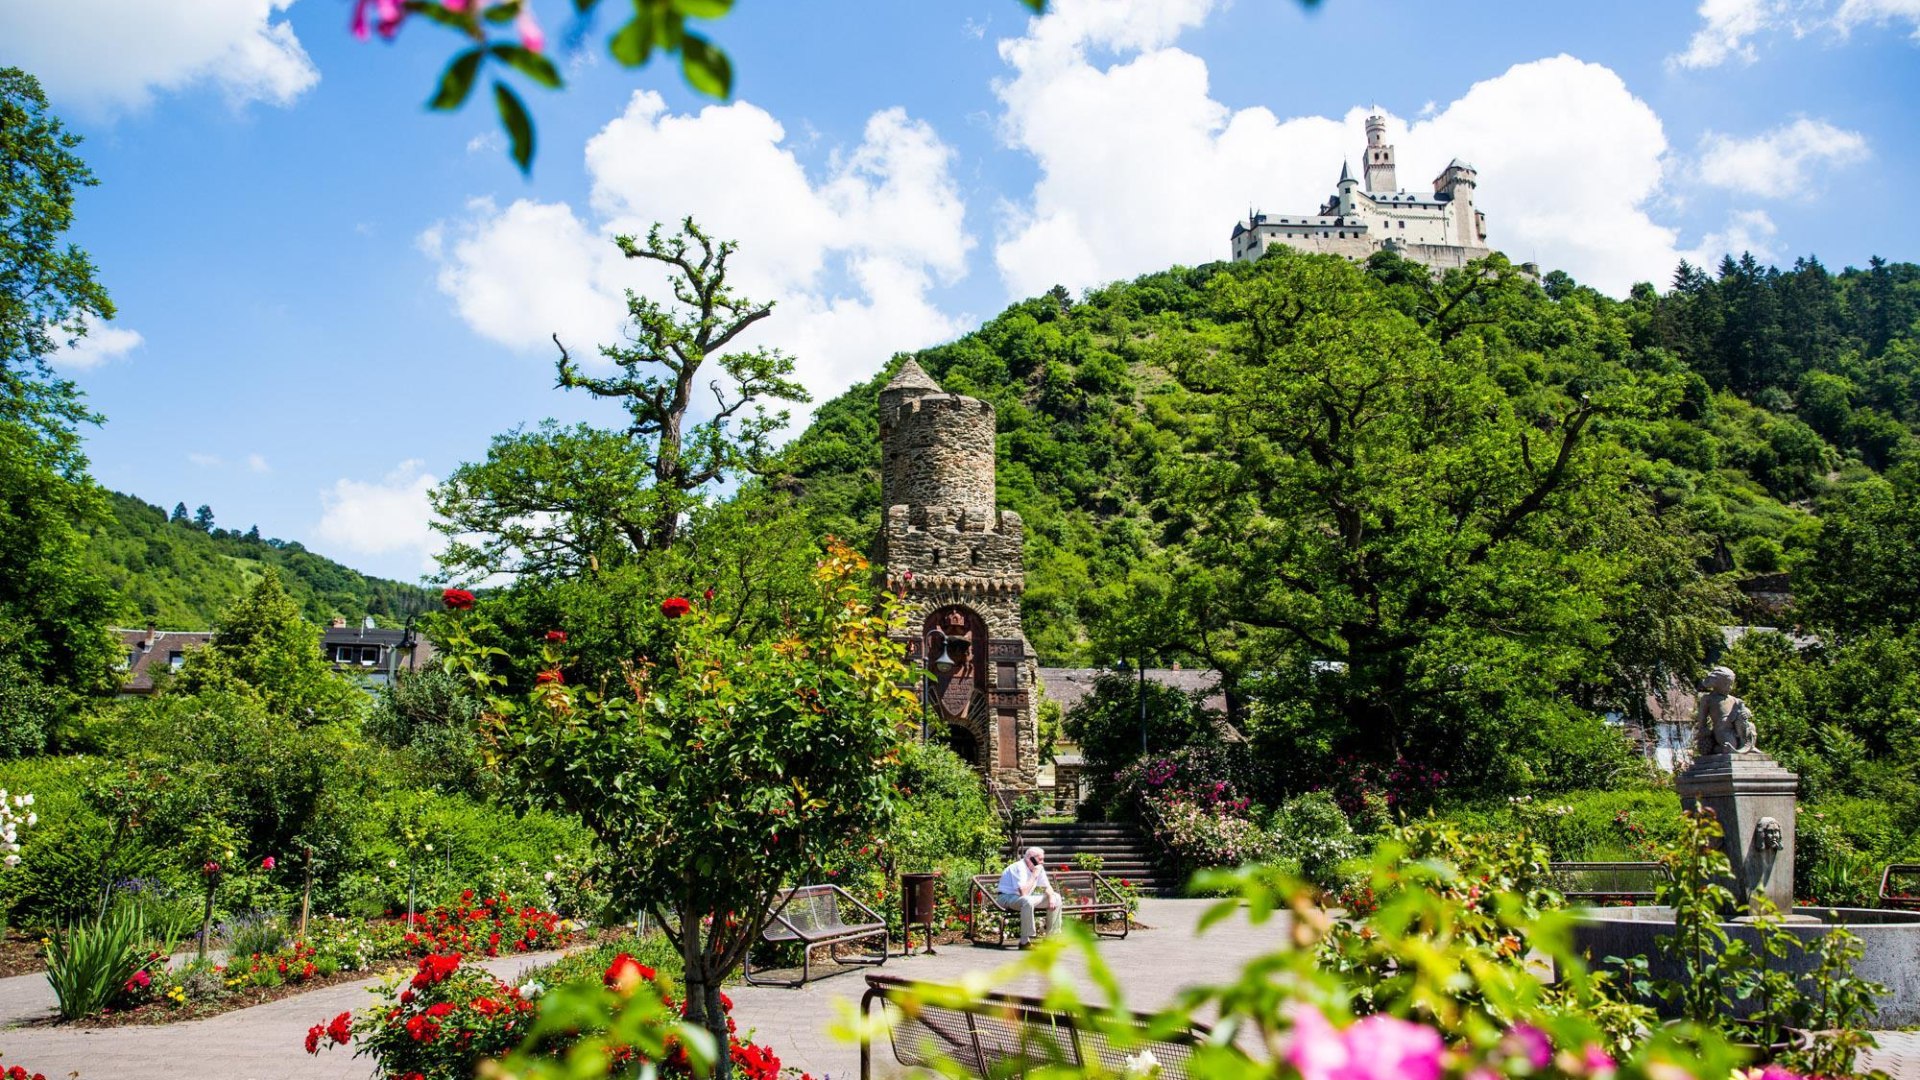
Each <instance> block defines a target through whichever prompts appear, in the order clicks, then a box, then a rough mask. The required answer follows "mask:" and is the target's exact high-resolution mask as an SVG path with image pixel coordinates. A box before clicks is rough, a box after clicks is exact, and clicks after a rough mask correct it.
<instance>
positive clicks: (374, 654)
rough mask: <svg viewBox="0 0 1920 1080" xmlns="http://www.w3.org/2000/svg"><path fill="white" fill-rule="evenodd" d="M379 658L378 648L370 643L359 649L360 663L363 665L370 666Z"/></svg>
mask: <svg viewBox="0 0 1920 1080" xmlns="http://www.w3.org/2000/svg"><path fill="white" fill-rule="evenodd" d="M379 659H380V650H379V649H378V648H376V647H374V646H372V645H369V646H367V647H366V648H364V649H361V650H360V664H361V666H363V667H372V666H373V665H374V663H375V662H376V661H378V660H379Z"/></svg>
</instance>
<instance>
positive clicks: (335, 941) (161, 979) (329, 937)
mask: <svg viewBox="0 0 1920 1080" xmlns="http://www.w3.org/2000/svg"><path fill="white" fill-rule="evenodd" d="M572 940H573V931H572V930H571V929H570V927H569V926H568V924H566V923H565V922H564V921H563V920H561V919H560V917H559V916H557V915H555V914H554V913H553V912H550V911H543V910H541V909H539V908H535V907H530V906H529V907H522V906H519V905H516V904H514V903H513V902H512V899H511V898H510V897H508V896H506V895H505V894H499V895H496V896H492V897H487V898H485V899H484V900H481V901H479V902H478V903H476V902H475V900H474V894H473V893H472V892H471V891H469V892H467V893H464V894H462V897H461V899H460V900H459V901H458V902H456V903H454V904H450V905H445V906H442V907H438V908H435V909H433V910H432V911H428V912H424V913H421V914H418V915H416V916H415V917H414V920H413V923H412V928H411V929H409V926H408V924H407V923H406V922H405V921H404V920H399V921H371V922H370V921H366V920H360V919H339V918H327V917H322V918H317V919H314V920H312V921H311V922H310V923H309V924H308V933H307V935H306V936H305V937H303V938H298V939H295V940H291V941H287V942H285V943H284V944H282V945H281V946H280V947H279V948H276V949H271V950H267V951H264V952H252V953H248V954H247V955H246V956H243V957H230V958H229V959H228V960H227V962H226V963H213V962H210V961H200V960H195V961H190V962H188V963H187V964H185V965H183V966H179V967H172V966H169V965H167V964H164V963H158V962H155V961H158V960H159V959H160V958H159V957H158V956H151V957H148V962H147V963H146V964H145V965H144V966H142V967H141V968H140V969H139V970H138V971H137V972H136V973H135V974H134V976H133V977H132V978H131V979H129V980H128V981H127V983H126V985H124V986H123V987H122V988H121V991H120V993H119V994H118V995H116V996H115V999H114V1002H113V1004H112V1006H111V1007H109V1008H108V1009H107V1010H106V1011H105V1012H102V1013H96V1014H94V1015H92V1016H89V1017H87V1018H85V1019H84V1020H83V1021H80V1022H82V1023H85V1024H87V1025H88V1026H96V1027H116V1026H121V1025H126V1024H171V1023H175V1022H178V1021H181V1020H197V1019H203V1018H205V1017H209V1016H216V1015H218V1014H220V1013H224V1012H231V1011H233V1010H234V1009H244V1008H249V1007H251V1006H254V1005H260V1004H264V1003H266V1002H269V1001H276V1000H279V999H280V998H284V997H291V996H293V995H295V994H300V993H305V992H307V991H310V990H316V989H319V988H321V987H325V986H333V985H335V984H338V983H342V982H350V981H353V980H355V979H362V978H366V977H367V976H368V975H378V974H385V973H391V972H396V971H404V970H409V969H411V968H412V966H413V964H414V961H416V960H417V959H418V958H420V957H422V956H428V955H435V954H445V953H450V952H466V953H469V954H470V955H485V956H500V955H510V954H514V953H529V952H540V951H547V950H553V949H560V948H564V947H565V946H566V945H567V944H569V943H570V942H571V941H572Z"/></svg>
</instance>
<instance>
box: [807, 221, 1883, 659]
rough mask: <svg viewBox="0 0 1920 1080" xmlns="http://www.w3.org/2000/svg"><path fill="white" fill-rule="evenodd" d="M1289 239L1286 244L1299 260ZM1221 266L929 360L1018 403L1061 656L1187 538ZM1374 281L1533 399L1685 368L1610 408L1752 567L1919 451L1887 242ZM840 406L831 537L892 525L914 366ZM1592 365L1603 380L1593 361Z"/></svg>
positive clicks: (1714, 557) (1007, 433) (1670, 483)
mask: <svg viewBox="0 0 1920 1080" xmlns="http://www.w3.org/2000/svg"><path fill="white" fill-rule="evenodd" d="M1300 257H1302V256H1297V255H1293V254H1291V253H1285V254H1281V255H1277V256H1274V258H1300ZM1271 269H1272V266H1271V265H1268V266H1266V267H1265V268H1263V267H1261V266H1245V265H1232V264H1212V265H1209V266H1203V267H1198V268H1193V269H1185V268H1177V269H1174V270H1170V271H1167V272H1164V273H1158V274H1149V275H1146V276H1144V277H1141V278H1138V279H1136V280H1134V281H1131V282H1122V283H1117V284H1114V285H1111V286H1108V287H1106V288H1102V289H1095V290H1091V291H1090V292H1088V293H1087V294H1086V295H1085V296H1084V297H1083V298H1081V299H1079V300H1075V299H1073V298H1072V297H1071V296H1069V295H1068V294H1067V293H1066V292H1065V291H1064V290H1060V289H1055V290H1054V291H1053V292H1051V293H1049V294H1048V295H1045V296H1042V297H1038V298H1035V299H1031V300H1026V301H1023V302H1021V303H1018V304H1015V305H1013V306H1012V307H1010V308H1008V309H1007V310H1006V311H1004V312H1002V313H1001V314H1000V315H998V316H997V317H995V318H994V319H992V320H991V321H989V322H988V323H987V324H986V325H984V326H982V327H981V328H980V329H979V330H977V331H974V332H973V333H970V334H968V335H966V336H965V337H962V338H961V339H959V340H958V341H955V342H952V343H950V344H946V345H941V346H937V347H935V348H931V349H927V350H924V351H922V352H919V353H917V354H914V355H915V358H916V359H917V360H918V361H919V362H920V364H921V365H922V366H923V367H925V368H926V369H927V371H928V372H930V373H931V374H932V375H933V376H934V377H935V378H936V379H938V380H940V382H941V384H942V385H943V386H944V387H945V388H946V389H948V390H950V391H954V392H958V393H965V394H971V395H974V396H977V397H980V398H984V399H986V400H988V401H991V402H992V403H993V404H994V405H995V407H996V408H997V410H998V412H999V488H1000V500H1001V503H1002V504H1003V505H1005V506H1007V507H1010V508H1012V509H1014V510H1017V511H1019V512H1020V514H1021V515H1022V516H1023V518H1024V519H1025V521H1026V525H1027V530H1028V537H1029V539H1028V545H1027V583H1028V591H1027V593H1026V599H1025V616H1026V621H1027V628H1028V634H1029V636H1030V637H1031V638H1032V640H1033V642H1034V645H1035V647H1036V649H1037V650H1038V651H1039V653H1040V655H1041V656H1042V657H1043V658H1044V659H1045V660H1046V661H1047V662H1051V663H1059V664H1072V663H1084V662H1087V661H1089V660H1092V659H1095V658H1096V657H1094V655H1093V653H1094V652H1095V651H1097V650H1095V649H1094V648H1093V646H1092V643H1091V641H1090V639H1089V636H1088V627H1089V624H1090V621H1091V620H1093V619H1095V618H1096V617H1097V614H1098V612H1099V610H1100V607H1101V605H1102V603H1103V597H1109V598H1110V597H1111V595H1112V594H1111V593H1110V592H1109V593H1105V594H1103V592H1102V590H1103V588H1110V587H1116V586H1117V584H1118V583H1119V582H1122V581H1124V580H1125V578H1126V575H1127V572H1128V570H1129V568H1131V567H1133V566H1135V565H1137V564H1138V563H1139V562H1140V561H1141V560H1142V559H1144V558H1146V557H1148V556H1149V555H1150V554H1151V553H1152V552H1154V551H1156V550H1160V549H1164V548H1166V547H1169V546H1177V545H1178V544H1179V543H1180V539H1181V538H1180V536H1179V535H1178V532H1179V529H1180V528H1181V527H1182V522H1181V521H1180V520H1179V519H1178V517H1177V516H1175V515H1170V514H1168V513H1166V511H1165V507H1164V504H1163V498H1164V495H1165V492H1166V488H1165V484H1166V481H1165V480H1164V479H1163V478H1162V477H1161V476H1160V473H1161V471H1162V469H1161V466H1162V465H1163V463H1164V462H1166V461H1167V460H1168V459H1170V458H1173V457H1177V456H1178V454H1179V453H1180V452H1181V448H1182V447H1183V440H1184V436H1185V434H1186V430H1185V425H1184V423H1183V412H1182V398H1181V391H1180V389H1179V388H1178V387H1177V386H1175V385H1173V383H1172V381H1171V379H1170V378H1169V377H1168V375H1167V374H1166V369H1165V367H1164V366H1163V364H1162V363H1161V362H1160V360H1159V358H1158V357H1157V355H1156V350H1157V348H1158V346H1159V343H1160V342H1163V341H1165V340H1167V339H1169V338H1173V337H1177V336H1181V335H1192V334H1195V333H1204V332H1206V330H1207V329H1208V327H1209V325H1210V324H1212V323H1213V322H1214V320H1215V318H1216V316H1215V315H1214V314H1213V313H1212V311H1211V309H1210V302H1209V300H1208V297H1207V293H1206V289H1207V286H1208V283H1209V282H1210V281H1212V280H1213V279H1215V278H1216V277H1217V276H1219V275H1247V274H1260V273H1268V272H1271ZM1368 271H1369V273H1368V276H1369V278H1370V283H1371V286H1372V287H1374V288H1377V289H1379V290H1382V291H1384V292H1385V293H1387V294H1389V295H1390V296H1392V297H1393V299H1394V302H1395V303H1397V304H1398V305H1399V306H1400V307H1401V308H1402V309H1403V310H1405V311H1406V312H1407V313H1408V314H1410V315H1413V316H1414V317H1415V318H1416V319H1418V320H1419V321H1420V322H1421V323H1422V324H1423V325H1425V326H1427V327H1428V328H1429V330H1430V331H1431V332H1433V333H1435V334H1436V335H1439V336H1440V337H1441V338H1442V339H1443V340H1444V339H1446V338H1448V337H1452V336H1466V337H1471V338H1473V339H1476V340H1477V343H1478V345H1479V347H1480V348H1481V349H1482V350H1483V351H1484V353H1485V355H1486V358H1487V363H1489V364H1490V365H1491V366H1492V369H1493V371H1494V372H1495V373H1496V377H1497V378H1498V379H1499V380H1500V381H1501V383H1502V384H1503V385H1505V386H1506V387H1507V388H1508V390H1509V392H1511V393H1514V394H1516V395H1519V396H1527V395H1533V394H1555V393H1565V392H1567V391H1569V390H1577V389H1578V387H1577V386H1576V385H1575V384H1576V383H1577V382H1578V380H1580V379H1582V378H1586V377H1590V373H1591V371H1592V370H1593V365H1594V364H1599V365H1601V366H1602V367H1606V366H1609V365H1617V366H1618V367H1619V368H1623V369H1630V370H1631V371H1633V372H1635V373H1636V374H1637V375H1640V376H1648V375H1651V376H1656V377H1659V378H1662V379H1666V380H1670V381H1671V382H1673V383H1675V384H1677V385H1678V387H1679V388H1680V392H1679V393H1677V394H1676V395H1674V396H1675V398H1676V404H1675V405H1674V406H1673V407H1672V408H1671V409H1670V410H1668V411H1667V412H1666V413H1665V414H1663V415H1659V416H1655V417H1652V418H1650V419H1634V420H1631V421H1620V422H1615V423H1610V424H1608V425H1607V426H1606V428H1605V432H1604V434H1605V437H1606V438H1609V439H1611V440H1615V441H1617V442H1618V443H1620V444H1621V445H1622V446H1624V447H1625V448H1627V449H1628V450H1629V451H1631V452H1632V454H1633V455H1634V458H1635V469H1634V472H1635V481H1636V482H1637V483H1638V484H1640V485H1641V486H1642V487H1643V488H1644V489H1645V490H1646V491H1648V492H1649V493H1651V494H1652V495H1653V497H1654V500H1655V504H1656V506H1657V507H1658V508H1659V510H1660V512H1661V513H1662V514H1663V515H1664V514H1672V515H1677V520H1679V521H1681V522H1684V523H1685V524H1686V525H1687V526H1688V527H1689V528H1690V529H1692V530H1693V531H1695V532H1697V533H1700V534H1703V535H1704V536H1705V537H1707V538H1708V539H1709V540H1710V541H1711V544H1710V548H1711V552H1712V554H1711V556H1710V560H1709V561H1710V563H1711V566H1710V568H1711V569H1712V570H1713V571H1714V572H1716V573H1719V574H1724V575H1728V576H1729V578H1730V579H1731V580H1734V581H1746V580H1751V579H1754V578H1756V577H1759V576H1761V575H1767V574H1773V573H1777V572H1779V571H1786V570H1791V569H1792V567H1793V565H1794V564H1795V562H1796V561H1797V560H1799V559H1800V558H1802V557H1803V556H1804V554H1805V553H1806V552H1807V551H1808V550H1809V544H1810V543H1811V539H1812V537H1813V535H1814V534H1815V533H1816V532H1817V527H1818V521H1817V519H1818V514H1819V512H1820V508H1821V505H1822V503H1823V501H1824V500H1825V499H1827V498H1829V497H1833V496H1835V495H1837V494H1840V493H1842V492H1844V491H1845V490H1846V489H1847V488H1848V486H1849V485H1850V484H1853V483H1855V482H1857V481H1859V480H1860V479H1862V478H1864V477H1867V476H1871V475H1873V474H1874V473H1877V472H1879V471H1882V470H1885V469H1886V468H1888V467H1890V466H1891V465H1892V464H1895V463H1897V462H1899V461H1901V460H1904V459H1906V458H1907V457H1909V456H1910V455H1911V453H1912V450H1913V448H1914V446H1915V438H1914V430H1915V426H1916V424H1917V423H1920V390H1917V388H1920V325H1916V322H1917V320H1920V267H1916V266H1914V265H1913V264H1908V263H1899V264H1889V263H1885V262H1882V261H1880V260H1878V259H1876V260H1874V261H1873V263H1872V264H1871V265H1870V266H1869V267H1868V268H1867V269H1865V270H1855V269H1851V268H1850V269H1848V270H1846V271H1844V272H1842V273H1839V274H1832V273H1829V272H1828V271H1827V270H1826V269H1825V268H1824V267H1822V266H1821V265H1820V264H1819V263H1818V262H1817V261H1815V260H1800V261H1798V262H1796V263H1795V265H1794V266H1793V267H1792V268H1790V269H1787V270H1778V269H1775V268H1771V267H1765V266H1760V265H1758V264H1757V263H1755V262H1754V261H1753V260H1752V259H1750V258H1748V259H1743V260H1737V261H1736V260H1732V259H1729V260H1727V261H1726V262H1725V263H1723V264H1722V265H1721V266H1720V267H1719V268H1718V271H1717V273H1714V274H1708V273H1705V272H1702V271H1700V270H1698V269H1695V268H1693V267H1689V266H1686V265H1685V264H1682V266H1681V268H1680V270H1679V271H1678V272H1677V273H1676V275H1675V278H1674V281H1673V282H1672V283H1671V287H1670V288H1669V290H1668V291H1667V292H1665V293H1660V292H1658V291H1656V290H1655V289H1654V288H1653V287H1652V286H1644V285H1643V286H1640V287H1639V288H1637V289H1636V290H1635V291H1634V293H1633V294H1632V296H1631V297H1630V298H1629V299H1627V300H1625V301H1619V300H1613V299H1611V298H1608V297H1606V296H1603V295H1601V294H1599V293H1597V292H1594V291H1593V290H1590V289H1586V288H1582V287H1580V286H1578V285H1577V284H1576V283H1575V282H1573V281H1572V280H1571V279H1569V278H1567V277H1566V275H1564V274H1559V273H1555V274H1551V275H1548V277H1547V278H1546V279H1545V280H1544V281H1543V282H1541V283H1539V285H1537V286H1535V285H1528V286H1527V287H1526V288H1524V289H1521V290H1510V291H1503V292H1497V293H1496V292H1490V293H1489V294H1488V295H1485V296H1479V295H1469V296H1466V297H1465V298H1464V299H1463V300H1462V301H1461V302H1459V303H1458V304H1448V303H1447V302H1446V301H1447V300H1448V299H1449V296H1448V294H1447V293H1446V292H1445V291H1444V289H1445V287H1444V286H1441V285H1436V284H1435V283H1434V282H1433V281H1432V280H1431V278H1430V277H1429V276H1428V275H1427V274H1426V272H1425V270H1424V269H1422V268H1420V267H1417V266H1412V265H1411V264H1407V263H1404V262H1402V261H1401V260H1399V259H1398V258H1397V257H1395V256H1392V255H1390V254H1382V255H1380V256H1376V258H1375V259H1374V260H1373V261H1372V262H1371V263H1370V264H1369V267H1368ZM895 367H897V364H890V365H888V370H887V371H885V372H882V373H880V374H878V375H876V376H874V378H872V379H870V380H868V381H867V382H865V383H862V384H860V385H858V386H855V387H854V388H852V389H851V390H849V391H847V392H846V393H845V394H842V395H841V396H840V397H838V398H835V399H833V400H831V401H828V402H826V403H824V404H823V405H822V406H821V407H820V409H819V411H818V412H817V413H816V414H815V416H814V419H813V421H812V424H811V426H810V427H809V428H808V429H807V430H806V431H805V432H804V433H802V434H801V435H800V436H798V437H797V438H796V439H795V440H794V442H793V443H792V444H791V445H790V446H789V448H788V449H787V451H786V462H787V465H788V467H789V468H790V470H791V474H792V478H793V481H792V482H794V483H795V484H797V485H798V486H799V488H800V489H801V491H802V493H803V499H804V502H805V504H806V505H807V506H808V508H809V510H810V512H811V513H812V515H813V517H814V519H815V521H816V523H817V525H818V526H819V528H821V529H822V530H823V531H830V532H833V533H836V534H838V535H841V536H844V537H849V538H851V539H854V540H856V541H858V542H860V543H863V544H864V543H866V542H868V541H869V540H870V538H871V536H872V533H873V530H874V529H875V527H876V526H877V523H878V521H879V514H880V506H879V494H880V484H879V464H880V448H879V443H878V415H877V402H876V396H877V394H878V391H879V388H880V387H881V386H882V385H884V383H885V382H886V380H887V378H888V377H889V375H890V373H891V371H892V370H893V368H895ZM1583 372H1584V373H1586V374H1583Z"/></svg>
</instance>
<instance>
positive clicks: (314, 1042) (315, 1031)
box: [307, 1024, 327, 1054]
mask: <svg viewBox="0 0 1920 1080" xmlns="http://www.w3.org/2000/svg"><path fill="white" fill-rule="evenodd" d="M326 1033H327V1029H326V1028H323V1027H321V1026H320V1025H319V1024H315V1025H313V1026H312V1027H310V1028H308V1029H307V1053H309V1054H318V1053H319V1052H320V1036H322V1035H325V1034H326Z"/></svg>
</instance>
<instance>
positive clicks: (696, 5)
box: [673, 0, 733, 19]
mask: <svg viewBox="0 0 1920 1080" xmlns="http://www.w3.org/2000/svg"><path fill="white" fill-rule="evenodd" d="M673 10H675V11H678V12H679V13H680V14H682V15H685V16H687V17H689V18H694V19H718V18H720V17H721V16H722V15H725V14H726V13H727V12H729V11H732V10H733V0H673Z"/></svg>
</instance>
